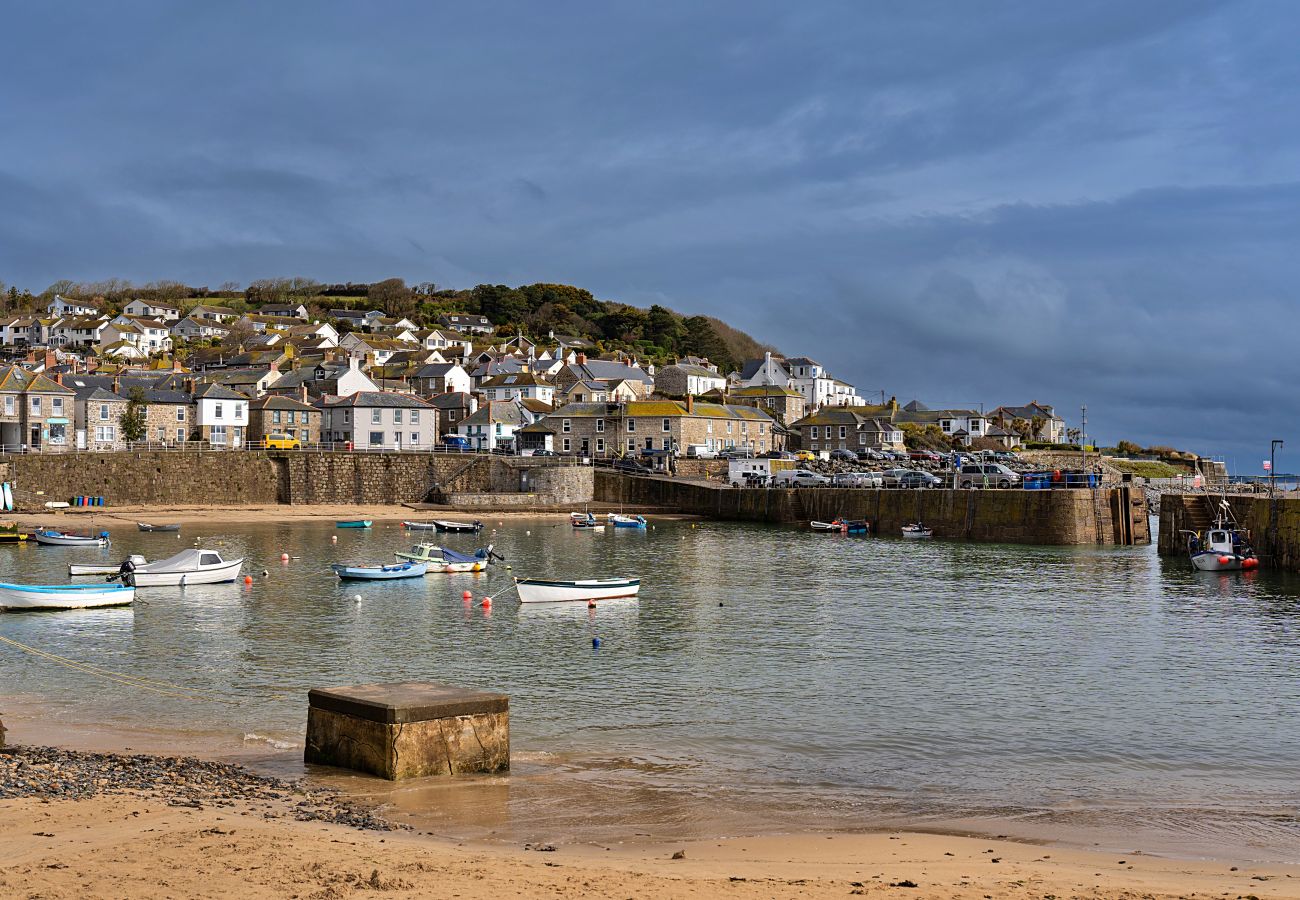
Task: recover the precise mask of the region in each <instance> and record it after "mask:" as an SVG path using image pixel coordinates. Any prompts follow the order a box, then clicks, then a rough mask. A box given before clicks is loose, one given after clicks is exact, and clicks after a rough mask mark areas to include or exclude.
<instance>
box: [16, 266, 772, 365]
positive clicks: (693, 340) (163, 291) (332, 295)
mask: <svg viewBox="0 0 1300 900" xmlns="http://www.w3.org/2000/svg"><path fill="white" fill-rule="evenodd" d="M56 293H58V294H62V295H63V296H65V297H69V298H71V299H82V300H91V301H95V302H97V303H98V304H99V305H100V306H101V307H102V308H104V309H106V310H108V311H110V312H114V313H116V312H117V311H119V310H120V309H121V307H122V306H123V305H124V304H125V303H127V302H129V301H130V300H132V299H134V298H136V297H139V298H142V299H145V300H162V301H174V302H179V303H180V304H181V305H182V306H190V305H193V304H194V303H198V302H207V303H220V304H222V305H225V306H229V307H231V308H233V309H235V310H236V311H237V312H244V311H252V310H255V309H256V308H258V307H260V306H262V305H263V304H266V303H279V302H284V301H293V302H295V303H303V304H305V305H306V306H307V307H308V309H309V310H310V311H311V312H312V314H313V316H318V317H322V318H323V317H327V316H328V314H329V310H330V309H332V308H333V309H356V308H367V309H369V308H376V309H382V310H383V311H384V312H385V313H387V314H388V315H393V316H398V315H400V316H406V317H408V318H410V319H411V320H413V321H415V322H416V323H417V324H419V325H421V326H432V325H434V324H436V322H437V318H438V316H440V315H444V314H447V313H471V314H472V313H477V314H480V315H484V316H486V317H487V318H488V319H490V320H491V321H492V323H493V324H494V325H496V326H497V328H498V334H514V333H515V332H516V331H522V332H523V333H524V334H525V335H527V336H529V337H532V338H534V339H543V338H545V337H546V336H547V335H548V334H550V333H554V334H555V335H557V336H560V335H564V336H568V337H576V338H581V339H583V340H586V341H590V342H591V343H593V344H595V345H596V346H597V347H598V348H599V349H600V351H602V352H607V351H611V350H623V351H626V352H628V353H632V354H634V355H636V356H638V357H640V358H643V359H647V360H649V361H652V362H656V363H662V362H665V361H671V360H672V359H675V358H676V357H679V356H702V357H707V358H708V359H709V360H710V361H712V362H713V363H715V364H716V365H717V366H718V369H719V370H720V371H722V372H729V371H732V370H733V369H735V368H737V367H738V366H739V365H740V364H741V363H742V362H743V361H744V360H746V359H751V358H753V357H757V356H761V355H762V354H763V352H764V351H766V350H773V351H775V348H773V347H770V346H767V345H764V344H761V343H759V342H758V341H756V340H755V339H754V338H753V337H751V336H750V335H748V334H746V333H745V332H744V331H741V330H740V329H738V328H736V327H734V326H732V325H729V324H728V323H726V322H723V321H721V320H720V319H717V318H715V317H713V316H699V315H696V316H687V315H683V314H681V313H679V312H676V311H675V310H672V309H668V308H667V307H664V306H658V305H655V306H651V307H650V308H649V309H643V308H641V307H637V306H631V305H629V304H626V303H619V302H618V301H615V300H598V299H596V298H595V297H594V296H592V293H591V292H590V291H588V290H586V289H585V288H580V287H575V286H573V285H568V284H525V285H520V286H519V287H509V286H507V285H503V284H497V285H491V284H480V285H478V286H477V287H474V288H468V289H445V288H441V287H439V286H438V285H435V284H432V283H429V282H425V283H422V284H418V285H414V286H408V285H407V284H406V283H405V282H404V281H402V280H401V279H399V278H390V279H387V280H385V281H379V282H375V283H373V284H368V283H364V282H361V283H352V282H349V283H345V284H329V285H327V284H321V283H320V282H318V281H315V280H314V279H311V278H269V279H262V280H259V281H255V282H253V283H252V284H250V285H249V286H248V288H247V289H246V290H239V289H238V287H237V286H235V285H233V284H229V283H228V284H225V285H222V286H221V288H219V289H217V290H209V289H208V288H207V287H190V286H188V285H184V284H179V283H177V282H171V281H157V282H151V283H149V284H146V285H133V284H131V283H130V282H128V281H124V280H121V279H110V280H107V281H101V282H94V283H84V284H77V283H74V282H71V281H60V282H56V283H55V284H52V285H50V287H49V288H47V289H46V290H45V291H43V292H42V293H41V294H39V295H33V294H31V293H30V292H27V291H23V292H21V293H20V292H19V291H18V289H17V288H11V289H9V290H8V291H7V292H5V291H0V306H2V307H4V309H5V311H17V310H30V309H36V308H40V307H42V306H43V305H44V304H45V303H47V302H49V300H50V299H52V298H53V297H54V295H55V294H56Z"/></svg>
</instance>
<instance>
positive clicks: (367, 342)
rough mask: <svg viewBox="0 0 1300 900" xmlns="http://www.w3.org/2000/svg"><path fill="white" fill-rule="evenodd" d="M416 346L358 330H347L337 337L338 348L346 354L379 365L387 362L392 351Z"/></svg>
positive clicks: (410, 348) (400, 350)
mask: <svg viewBox="0 0 1300 900" xmlns="http://www.w3.org/2000/svg"><path fill="white" fill-rule="evenodd" d="M417 347H418V345H416V344H408V343H405V342H403V341H395V340H393V339H392V338H389V337H376V336H374V335H370V334H362V333H361V332H359V331H351V332H348V333H347V334H345V335H343V337H341V338H339V349H340V350H346V351H347V352H348V356H350V357H351V358H353V359H358V360H368V361H370V362H372V363H374V364H375V365H380V366H382V365H383V364H384V363H385V362H387V361H388V357H390V356H392V355H393V354H394V353H401V352H404V351H407V350H414V349H416V348H417Z"/></svg>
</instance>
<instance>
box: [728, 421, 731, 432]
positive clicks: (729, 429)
mask: <svg viewBox="0 0 1300 900" xmlns="http://www.w3.org/2000/svg"><path fill="white" fill-rule="evenodd" d="M727 434H731V423H730V422H728V423H727Z"/></svg>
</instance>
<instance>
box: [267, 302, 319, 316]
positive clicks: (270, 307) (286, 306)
mask: <svg viewBox="0 0 1300 900" xmlns="http://www.w3.org/2000/svg"><path fill="white" fill-rule="evenodd" d="M257 312H258V313H259V314H260V315H263V316H276V317H277V318H286V319H306V318H307V307H305V306H303V305H302V304H301V303H267V304H266V305H264V306H262V307H260V308H259V309H258V310H257Z"/></svg>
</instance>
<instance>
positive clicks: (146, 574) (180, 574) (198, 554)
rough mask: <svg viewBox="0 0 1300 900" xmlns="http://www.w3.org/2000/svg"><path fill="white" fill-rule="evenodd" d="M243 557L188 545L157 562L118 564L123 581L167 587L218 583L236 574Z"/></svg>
mask: <svg viewBox="0 0 1300 900" xmlns="http://www.w3.org/2000/svg"><path fill="white" fill-rule="evenodd" d="M243 566H244V560H243V558H242V557H241V558H240V559H229V560H227V559H222V558H221V554H220V553H218V552H217V551H215V550H204V549H201V548H199V547H192V548H190V549H188V550H182V551H181V552H180V553H177V554H176V555H175V556H169V557H168V558H167V559H160V560H158V561H157V562H151V563H145V564H144V565H142V566H138V565H136V564H135V563H134V562H132V561H131V560H129V559H128V560H127V561H126V562H124V563H122V565H121V566H119V567H118V577H120V578H121V579H122V582H123V584H129V585H132V586H134V587H168V586H172V585H180V586H181V587H187V586H189V585H193V584H221V583H223V582H226V581H234V580H235V579H236V578H238V577H239V570H240V569H241V568H243Z"/></svg>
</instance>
